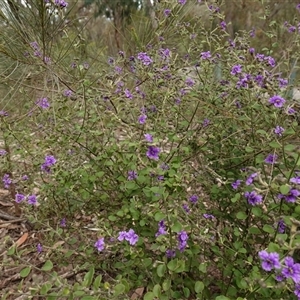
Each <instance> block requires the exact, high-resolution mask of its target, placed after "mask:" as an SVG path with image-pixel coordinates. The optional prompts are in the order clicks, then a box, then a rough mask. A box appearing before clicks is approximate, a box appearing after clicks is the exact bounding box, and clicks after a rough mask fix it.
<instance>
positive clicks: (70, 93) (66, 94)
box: [64, 90, 73, 97]
mask: <svg viewBox="0 0 300 300" xmlns="http://www.w3.org/2000/svg"><path fill="white" fill-rule="evenodd" d="M72 94H73V92H72V91H71V90H65V91H64V96H65V97H71V96H72Z"/></svg>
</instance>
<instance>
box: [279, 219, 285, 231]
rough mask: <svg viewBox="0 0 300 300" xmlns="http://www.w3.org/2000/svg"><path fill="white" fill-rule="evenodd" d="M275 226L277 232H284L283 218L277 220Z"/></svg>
mask: <svg viewBox="0 0 300 300" xmlns="http://www.w3.org/2000/svg"><path fill="white" fill-rule="evenodd" d="M277 228H278V232H279V233H284V232H285V228H286V225H285V223H284V221H283V220H279V221H278V224H277Z"/></svg>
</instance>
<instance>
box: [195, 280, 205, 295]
mask: <svg viewBox="0 0 300 300" xmlns="http://www.w3.org/2000/svg"><path fill="white" fill-rule="evenodd" d="M194 289H195V292H196V293H197V294H199V293H201V292H202V291H203V290H204V283H203V282H202V281H196V282H195V288H194Z"/></svg>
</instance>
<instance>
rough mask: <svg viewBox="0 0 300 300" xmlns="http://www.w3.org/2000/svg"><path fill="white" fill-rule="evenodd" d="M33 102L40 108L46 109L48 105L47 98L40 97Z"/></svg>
mask: <svg viewBox="0 0 300 300" xmlns="http://www.w3.org/2000/svg"><path fill="white" fill-rule="evenodd" d="M35 104H36V105H37V106H39V107H40V108H42V109H47V108H49V107H50V103H49V101H48V99H47V98H40V99H38V100H37V101H36V102H35Z"/></svg>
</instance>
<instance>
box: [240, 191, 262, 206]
mask: <svg viewBox="0 0 300 300" xmlns="http://www.w3.org/2000/svg"><path fill="white" fill-rule="evenodd" d="M244 196H245V198H246V199H247V201H248V203H249V204H250V205H252V206H254V205H257V204H260V203H262V198H263V197H262V196H261V195H258V194H257V193H256V192H255V191H252V192H245V193H244Z"/></svg>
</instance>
